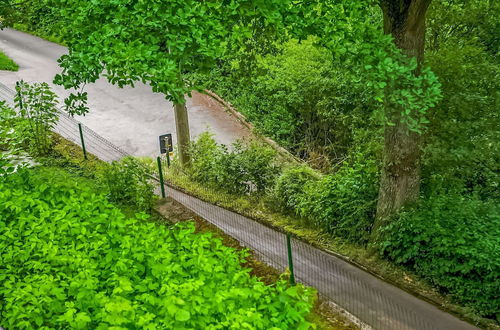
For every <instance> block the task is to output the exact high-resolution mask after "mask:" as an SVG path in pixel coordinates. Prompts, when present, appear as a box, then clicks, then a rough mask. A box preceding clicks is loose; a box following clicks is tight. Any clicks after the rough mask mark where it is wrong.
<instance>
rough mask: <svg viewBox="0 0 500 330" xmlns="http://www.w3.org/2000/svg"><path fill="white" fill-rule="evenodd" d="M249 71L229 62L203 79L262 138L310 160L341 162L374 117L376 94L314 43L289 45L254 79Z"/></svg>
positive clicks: (260, 64) (260, 66)
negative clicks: (371, 104)
mask: <svg viewBox="0 0 500 330" xmlns="http://www.w3.org/2000/svg"><path fill="white" fill-rule="evenodd" d="M235 66H236V68H235ZM244 66H245V63H244V62H241V61H237V60H234V61H232V62H230V63H224V62H223V63H222V64H221V67H220V68H218V69H216V70H213V71H212V72H211V74H209V75H205V76H202V77H197V79H199V80H205V81H204V82H205V84H206V85H207V86H208V87H209V88H210V89H213V90H215V91H216V92H217V93H219V94H220V95H222V96H223V97H225V98H226V99H228V100H230V101H231V103H233V104H234V105H235V106H236V107H237V108H238V110H240V111H241V112H242V113H243V114H244V115H245V116H246V117H247V119H248V120H249V121H251V122H252V123H254V124H255V125H256V127H257V129H258V130H259V131H260V132H262V133H264V134H265V135H266V136H269V137H271V138H273V139H274V140H276V141H277V142H279V143H280V144H281V145H283V146H284V147H286V148H288V149H289V150H291V151H292V152H293V153H294V154H296V155H298V156H300V157H302V158H304V159H314V158H315V157H317V156H319V155H326V156H327V157H328V158H329V159H330V162H333V163H337V162H339V161H340V160H341V159H342V158H343V157H344V155H345V153H346V152H347V150H348V148H349V147H350V146H351V143H352V130H353V128H354V127H355V126H356V125H358V124H362V123H361V120H360V119H361V118H362V117H363V116H370V112H371V111H373V109H370V107H369V106H366V105H367V104H368V103H369V98H370V93H373V89H369V88H366V86H363V85H362V84H361V83H360V82H359V80H357V79H356V78H355V77H353V76H352V73H351V72H349V69H348V67H347V66H345V65H343V64H342V63H341V62H335V63H334V62H333V61H332V59H331V55H330V54H329V52H328V51H327V50H326V49H325V48H322V47H319V46H315V45H314V39H309V40H305V41H302V42H300V43H299V42H298V41H296V40H291V41H289V42H287V43H286V44H284V45H282V46H281V47H280V52H279V53H278V54H269V55H267V56H264V57H262V58H260V59H258V60H257V64H256V67H255V69H254V70H253V72H251V73H250V74H249V76H245V75H242V74H241V69H240V68H239V67H244ZM372 97H373V95H372Z"/></svg>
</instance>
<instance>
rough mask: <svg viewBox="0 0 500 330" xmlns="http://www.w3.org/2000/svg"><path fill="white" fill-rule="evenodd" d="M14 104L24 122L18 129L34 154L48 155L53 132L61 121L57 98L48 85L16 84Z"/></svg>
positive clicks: (21, 82) (22, 82)
mask: <svg viewBox="0 0 500 330" xmlns="http://www.w3.org/2000/svg"><path fill="white" fill-rule="evenodd" d="M16 92H17V94H16V97H15V98H14V102H15V104H16V108H17V109H18V111H19V115H20V116H21V118H22V119H24V121H23V122H21V123H20V124H18V125H19V127H17V129H18V130H20V131H19V132H18V134H22V139H23V141H24V142H25V143H26V144H27V146H28V147H29V149H30V150H31V151H32V152H35V153H36V154H38V155H44V154H47V153H48V152H49V151H50V148H51V144H52V141H51V130H52V128H54V126H55V125H56V123H57V121H58V119H59V113H58V110H57V96H56V94H54V92H52V90H51V89H50V87H49V85H48V84H47V83H33V84H27V83H25V82H24V81H20V82H18V83H17V84H16Z"/></svg>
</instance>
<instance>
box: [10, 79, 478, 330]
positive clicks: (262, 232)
mask: <svg viewBox="0 0 500 330" xmlns="http://www.w3.org/2000/svg"><path fill="white" fill-rule="evenodd" d="M14 96H15V92H14V91H13V90H10V89H9V88H7V87H6V86H4V85H3V84H1V83H0V99H3V100H5V101H6V102H7V103H8V104H10V105H13V99H14ZM79 126H80V127H81V132H82V135H83V139H84V141H85V148H86V151H87V152H88V153H91V154H93V155H94V156H96V157H97V158H99V159H101V160H103V161H106V162H112V161H117V160H120V159H122V158H123V157H126V156H130V155H129V154H128V153H127V152H125V151H123V150H121V149H120V148H118V147H117V146H115V145H113V144H112V143H111V142H109V141H107V140H106V139H104V138H103V137H101V136H100V135H99V134H97V133H96V132H94V131H93V130H92V129H90V128H89V127H87V126H85V125H83V124H81V123H79V122H78V121H77V120H75V119H74V118H73V117H71V116H69V115H68V114H66V113H65V112H64V111H62V110H59V121H58V123H57V125H56V126H55V128H54V131H55V132H56V133H58V134H59V135H61V136H62V137H64V138H66V139H68V140H70V141H71V142H73V143H75V144H77V145H80V146H81V145H82V139H81V136H80V130H79ZM159 160H160V161H159V163H160V165H161V166H160V167H161V168H162V170H161V171H162V172H161V173H162V176H163V179H164V180H165V184H164V192H165V194H166V196H167V197H170V198H172V199H173V200H175V201H177V202H179V203H180V204H182V205H184V206H185V207H186V208H188V209H190V210H191V211H193V212H194V213H196V214H198V215H199V216H200V217H202V218H203V219H205V220H206V221H208V222H210V223H211V224H213V225H215V226H217V227H218V228H220V229H221V230H222V231H224V232H225V233H226V234H227V235H229V236H231V237H233V238H235V239H236V240H238V241H239V242H240V244H241V245H243V246H245V247H248V248H249V249H251V250H253V251H254V253H255V254H256V255H257V256H258V258H260V259H261V260H262V261H263V262H265V263H266V264H268V265H270V266H272V267H274V268H275V269H277V270H278V271H280V272H283V271H285V270H286V269H287V268H288V269H293V272H294V275H295V279H296V280H297V281H298V282H302V283H304V284H306V285H309V286H312V287H314V288H316V289H317V290H318V292H319V294H320V295H321V296H322V297H324V298H326V299H327V300H329V301H331V302H333V303H334V304H335V305H337V306H338V307H340V308H341V309H343V310H345V311H347V312H348V313H349V314H350V315H352V316H354V317H355V319H357V320H358V322H359V323H358V325H359V326H360V327H361V328H373V329H384V330H385V329H387V330H404V329H422V330H426V329H436V330H445V329H450V330H460V329H474V327H473V326H471V325H469V324H468V323H465V322H463V321H461V320H459V319H457V318H455V317H453V316H452V315H450V314H447V313H445V312H443V311H441V310H439V309H438V308H436V307H435V306H433V305H431V304H429V303H427V302H424V301H423V300H420V299H418V298H415V297H414V296H412V295H410V294H408V293H406V292H404V291H402V290H400V289H398V288H396V287H394V286H392V285H390V284H387V283H386V282H384V281H382V280H380V279H378V278H376V277H375V276H373V275H371V274H369V273H367V272H365V271H363V270H361V269H359V268H357V267H355V266H354V265H352V264H350V263H349V262H346V261H345V260H343V259H341V258H338V257H337V256H335V255H332V254H330V253H327V252H324V251H322V250H320V249H317V248H315V247H312V246H311V245H309V244H307V243H305V242H303V241H301V240H299V239H296V238H293V237H292V238H291V240H290V243H291V251H290V250H289V249H287V234H286V233H284V232H283V231H281V230H280V229H279V228H272V227H270V226H269V225H266V224H263V223H261V222H259V221H256V220H254V219H259V214H258V212H259V210H258V208H255V207H253V205H252V200H251V199H248V200H247V199H238V198H235V196H232V195H229V194H225V193H222V192H221V191H218V190H216V189H212V188H210V187H207V186H203V185H199V184H194V183H193V182H191V181H190V180H189V179H188V178H187V177H186V176H183V175H180V174H179V173H178V172H177V171H176V170H174V169H173V168H172V167H169V162H168V161H167V159H166V158H165V156H162V157H160V158H159ZM155 179H156V180H158V181H159V176H158V177H155ZM241 210H243V212H242V211H241ZM243 214H244V215H243ZM290 253H291V254H290ZM290 257H291V258H290ZM291 261H292V263H293V266H292V265H291V263H290V262H291Z"/></svg>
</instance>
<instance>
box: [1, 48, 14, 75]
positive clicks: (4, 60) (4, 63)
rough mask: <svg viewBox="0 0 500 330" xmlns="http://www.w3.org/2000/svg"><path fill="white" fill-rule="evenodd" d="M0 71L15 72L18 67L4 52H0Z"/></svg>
mask: <svg viewBox="0 0 500 330" xmlns="http://www.w3.org/2000/svg"><path fill="white" fill-rule="evenodd" d="M0 70H7V71H17V70H19V66H18V65H17V64H16V63H15V62H14V61H13V60H12V59H11V58H10V57H8V56H7V55H5V53H4V52H2V51H0Z"/></svg>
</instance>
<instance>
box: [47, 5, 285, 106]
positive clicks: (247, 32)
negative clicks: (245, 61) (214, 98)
mask: <svg viewBox="0 0 500 330" xmlns="http://www.w3.org/2000/svg"><path fill="white" fill-rule="evenodd" d="M59 5H60V7H61V11H62V16H63V17H65V18H66V19H67V21H68V22H69V24H70V25H69V26H68V28H67V31H68V33H67V34H66V35H65V40H66V41H67V44H68V46H69V50H70V52H69V54H68V55H64V56H62V57H61V59H60V61H59V62H60V65H61V67H62V68H63V72H62V74H61V75H58V76H57V77H56V79H55V81H56V83H58V84H61V85H64V86H65V87H66V88H73V87H78V86H80V85H81V84H84V83H90V82H95V81H96V80H97V79H98V78H99V77H100V75H101V74H102V75H104V76H105V77H106V78H107V79H108V80H109V81H110V82H112V83H113V84H117V85H118V86H120V87H122V86H125V85H131V86H133V85H134V83H135V82H137V81H141V82H143V83H145V84H149V85H151V87H152V89H153V91H155V92H159V93H162V94H165V96H166V98H167V99H168V100H170V101H174V102H179V101H182V100H183V95H184V94H186V93H187V94H189V93H190V92H191V90H192V89H193V88H194V87H195V86H191V85H190V83H189V82H187V81H186V80H185V79H184V78H183V74H184V73H186V72H200V71H203V70H206V69H207V68H210V67H211V66H212V65H213V64H214V63H215V61H216V60H217V59H219V58H221V57H223V55H224V53H225V52H226V51H227V49H228V45H229V44H238V45H241V47H242V50H243V49H244V47H245V41H246V40H249V39H251V38H252V37H253V35H254V33H255V32H256V31H257V30H259V31H260V32H262V33H271V32H272V31H274V30H277V29H281V28H282V27H283V26H282V24H283V22H282V19H281V14H280V13H281V12H282V11H284V10H285V9H286V8H287V6H288V1H261V2H255V1H249V0H241V1H231V2H226V1H196V0H187V1H185V0H179V1H168V2H166V1H147V0H138V1H133V2H130V1H125V0H121V1H116V0H115V1H111V0H105V1H98V2H97V1H79V0H60V1H59ZM95 22H99V23H98V24H95Z"/></svg>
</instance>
